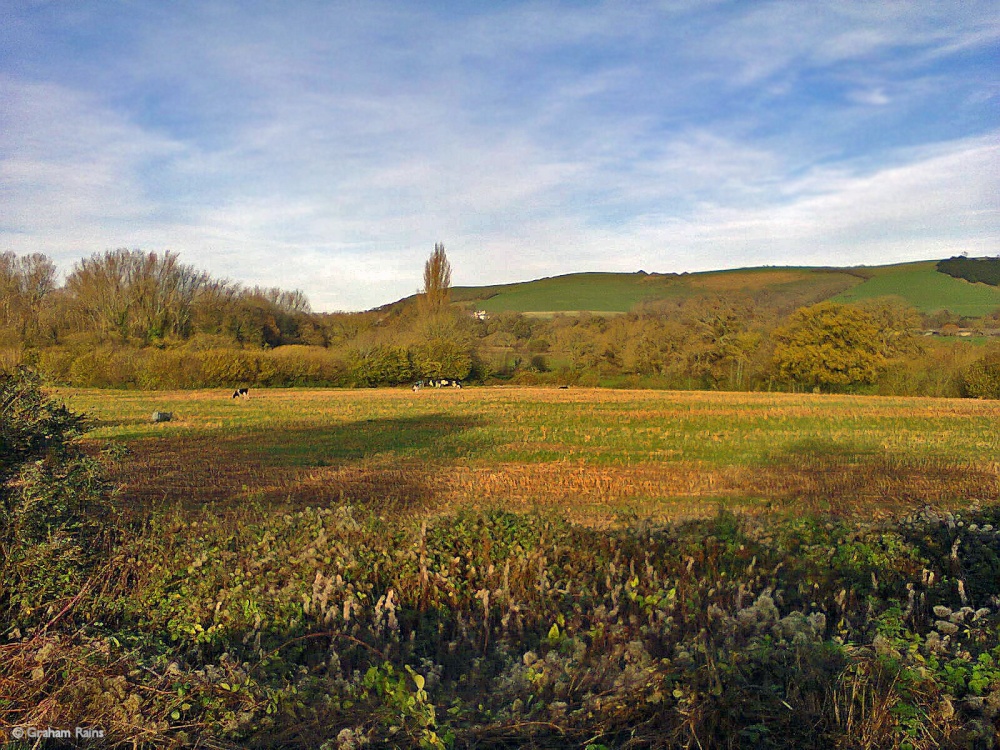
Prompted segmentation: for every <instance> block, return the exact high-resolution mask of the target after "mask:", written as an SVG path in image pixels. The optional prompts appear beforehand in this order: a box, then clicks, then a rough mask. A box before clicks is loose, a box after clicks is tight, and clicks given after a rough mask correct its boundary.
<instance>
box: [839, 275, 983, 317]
mask: <svg viewBox="0 0 1000 750" xmlns="http://www.w3.org/2000/svg"><path fill="white" fill-rule="evenodd" d="M868 270H870V271H872V273H873V276H872V278H870V279H869V280H868V281H866V282H865V283H863V284H860V285H859V286H856V287H854V288H852V289H849V290H847V291H845V292H842V293H841V294H839V295H837V296H836V297H834V300H835V301H837V302H858V301H860V300H866V299H873V298H875V297H887V296H896V297H902V298H903V299H905V300H906V301H907V302H909V303H910V304H911V305H913V306H914V307H915V308H917V309H918V310H920V311H921V312H935V311H937V310H950V311H951V312H953V313H956V314H958V315H965V316H968V317H979V316H981V315H987V314H989V313H991V312H993V311H994V310H996V309H997V308H998V307H1000V288H997V287H995V286H989V285H987V284H973V283H971V282H968V281H965V280H964V279H956V278H953V277H951V276H948V275H947V274H944V273H941V272H940V271H938V270H937V269H936V268H935V261H925V262H921V263H905V264H902V265H898V266H881V267H876V268H871V269H868Z"/></svg>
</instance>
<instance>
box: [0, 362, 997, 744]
mask: <svg viewBox="0 0 1000 750" xmlns="http://www.w3.org/2000/svg"><path fill="white" fill-rule="evenodd" d="M0 385H3V386H4V388H5V389H7V390H6V391H5V392H4V393H2V394H0V396H3V397H2V398H0V403H13V402H12V401H11V400H10V398H9V395H10V394H9V389H10V385H9V383H4V382H3V381H0ZM21 387H22V388H23V387H24V386H21ZM23 392H24V391H21V392H20V393H23ZM252 393H253V398H252V399H251V400H249V401H241V400H232V399H230V398H229V393H225V392H220V391H159V392H134V391H133V392H129V391H97V390H68V389H62V390H58V391H55V392H54V396H55V398H56V399H58V400H60V401H65V402H66V403H68V404H69V405H70V407H71V409H73V410H74V411H78V412H85V413H87V414H88V415H89V421H88V423H87V424H86V432H85V434H84V438H83V441H82V447H83V449H84V452H83V453H80V454H79V456H77V457H74V455H75V454H74V453H73V452H72V451H71V450H69V449H65V450H62V451H56V452H53V453H50V454H49V455H48V458H47V459H46V460H38V461H37V462H34V461H32V460H28V461H27V468H25V469H24V470H23V471H22V473H21V474H20V475H19V476H20V479H19V480H18V482H17V483H15V484H14V485H9V486H8V490H7V491H8V492H11V493H12V494H11V495H10V499H11V501H12V504H10V505H9V506H8V507H11V508H13V509H14V512H13V513H12V514H11V515H9V518H13V519H14V521H15V526H14V529H15V531H16V532H17V533H16V534H15V535H7V536H5V537H3V539H2V541H3V543H4V549H5V551H6V552H7V553H8V556H7V558H6V559H5V560H0V565H4V566H6V567H4V568H3V577H0V580H2V581H3V587H0V604H2V605H3V608H2V610H0V615H2V618H3V619H2V620H0V626H2V632H3V634H4V637H3V640H0V726H5V727H9V726H95V727H100V728H101V729H102V731H104V732H105V733H106V734H105V736H104V737H103V738H102V741H100V742H95V743H94V744H93V746H95V747H101V746H108V747H114V746H120V745H129V746H137V747H140V746H141V747H147V746H148V747H188V746H201V747H215V748H236V747H274V748H286V747H290V748H315V747H321V748H324V750H346V749H347V748H357V747H363V746H369V747H393V748H411V747H412V748H434V749H436V750H447V749H448V748H496V749H499V748H512V747H535V748H553V749H554V748H566V747H576V748H581V749H583V748H587V749H588V750H610V749H611V748H624V747H630V748H631V747H648V748H691V747H701V748H704V749H705V750H707V749H708V748H720V750H721V748H746V749H747V750H749V749H750V748H776V749H778V748H780V749H782V750H791V748H817V749H818V748H826V747H838V746H840V747H858V748H866V749H870V750H874V749H875V748H900V750H902V748H910V749H911V750H930V749H931V748H939V747H955V748H969V749H970V750H971V749H972V748H980V747H995V746H996V740H997V732H996V726H997V724H996V718H997V716H998V715H1000V708H998V704H1000V642H998V640H997V635H998V633H1000V600H998V596H1000V586H998V583H997V581H998V580H1000V532H998V531H997V529H998V527H1000V504H998V501H1000V469H998V464H997V456H998V455H1000V445H998V442H997V441H998V435H997V430H996V425H997V424H998V422H1000V405H998V403H997V402H995V401H994V402H990V401H973V400H950V399H916V398H876V397H859V396H829V395H826V396H821V395H793V394H767V393H758V394H746V393H706V392H702V393H686V392H685V393H679V392H649V391H604V390H596V389H582V388H572V389H566V390H562V389H555V388H553V389H527V388H466V389H462V390H452V389H447V390H444V389H442V390H433V389H425V390H423V391H420V392H411V391H409V390H408V389H407V390H401V389H400V390H375V389H366V390H304V389H300V390H296V389H287V390H285V389H281V390H277V389H276V390H255V391H253V392H252ZM29 395H30V394H29ZM22 399H23V401H24V403H29V402H30V401H31V399H30V398H26V397H24V396H22ZM153 411H169V412H172V413H173V415H174V419H173V420H172V421H170V422H164V423H158V424H153V423H151V422H150V414H151V413H152V412H153ZM49 413H50V415H51V416H50V417H48V418H47V419H46V418H40V419H38V420H36V421H35V422H31V424H35V425H37V427H35V428H33V429H36V430H37V432H38V434H39V435H44V436H45V438H46V439H47V440H51V439H52V436H53V435H55V434H58V433H59V432H60V430H61V429H63V428H60V427H59V420H65V419H66V417H65V416H64V415H62V413H61V412H59V411H58V410H50V412H49ZM7 415H8V413H7V412H6V411H0V417H4V418H5V419H6V418H7ZM61 415H62V416H61ZM29 421H30V420H29ZM0 427H2V428H3V429H4V430H8V429H9V427H8V426H7V425H6V424H5V423H0ZM0 434H3V433H0ZM26 443H27V444H29V445H30V444H31V441H26ZM59 455H62V456H63V459H62V460H63V461H66V462H67V463H65V464H60V463H58V462H57V463H55V464H54V465H52V466H51V469H47V468H46V467H48V466H49V463H48V462H52V461H55V459H56V457H57V456H59ZM88 455H89V456H92V457H96V458H97V459H99V463H98V464H95V463H94V462H93V461H92V459H90V458H88ZM98 466H101V467H103V471H104V472H107V473H108V474H109V475H110V479H111V480H112V482H113V483H114V484H117V485H119V486H120V487H121V489H120V491H119V492H118V493H117V494H108V493H107V492H106V490H105V489H104V487H105V486H106V485H105V484H104V483H103V480H102V479H101V471H99V470H98ZM47 471H51V473H46V472H47ZM57 480H58V481H59V482H70V483H72V486H73V487H74V488H76V490H75V491H76V492H77V493H79V497H80V498H83V499H88V501H87V503H84V502H83V499H79V498H78V499H76V500H73V501H72V502H69V503H67V496H66V495H65V494H63V493H62V492H60V491H59V490H58V487H59V486H60V485H59V484H57V483H56V481H57ZM18 498H23V500H24V503H22V504H21V505H18V504H17V500H18ZM75 507H78V508H80V509H82V511H77V514H76V515H73V513H74V510H73V509H74V508H75ZM59 519H67V520H66V521H65V522H62V523H63V525H61V526H60V525H59V523H60V521H59ZM98 519H100V522H98ZM32 535H33V536H32ZM14 746H15V747H19V746H18V745H16V744H15V745H14Z"/></svg>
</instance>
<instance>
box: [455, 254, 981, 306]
mask: <svg viewBox="0 0 1000 750" xmlns="http://www.w3.org/2000/svg"><path fill="white" fill-rule="evenodd" d="M728 292H732V293H744V294H753V295H760V296H764V297H767V298H768V299H769V301H771V302H772V303H774V304H776V305H778V306H784V307H789V308H792V307H799V306H802V305H808V304H813V303H815V302H819V301H821V300H825V299H834V300H837V301H842V302H855V301H859V300H864V299H872V298H875V297H883V296H895V297H901V298H903V299H904V300H906V301H907V302H909V303H910V304H911V305H913V306H914V307H916V308H917V309H919V310H921V311H924V312H932V311H935V310H942V309H947V310H951V311H952V312H955V313H958V314H960V315H967V316H979V315H985V314H987V313H989V312H991V311H993V310H995V309H996V308H998V307H1000V289H997V288H995V287H990V286H987V285H985V284H970V283H969V282H967V281H963V280H961V279H955V278H952V277H950V276H947V275H945V274H942V273H939V272H938V271H937V270H936V269H935V261H920V262H916V263H903V264H897V265H892V266H873V267H859V268H810V267H801V268H796V267H785V268H773V267H766V268H741V269H735V270H728V271H709V272H705V273H692V274H656V273H653V274H646V273H641V272H640V273H576V274H568V275H565V276H553V277H549V278H544V279H538V280H536V281H526V282H521V283H516V284H502V285H496V286H489V287H456V288H455V289H454V290H453V297H452V298H453V300H454V301H455V302H458V303H460V304H463V305H464V306H467V307H470V308H474V309H477V310H485V311H487V312H491V313H498V312H503V311H514V312H520V313H527V314H535V315H551V314H555V313H579V312H584V311H588V312H594V313H604V314H608V313H611V314H613V313H624V312H628V311H629V310H632V309H634V308H635V307H636V306H637V305H639V304H641V303H643V302H650V301H655V300H670V299H684V298H688V297H696V296H699V295H702V294H719V293H728Z"/></svg>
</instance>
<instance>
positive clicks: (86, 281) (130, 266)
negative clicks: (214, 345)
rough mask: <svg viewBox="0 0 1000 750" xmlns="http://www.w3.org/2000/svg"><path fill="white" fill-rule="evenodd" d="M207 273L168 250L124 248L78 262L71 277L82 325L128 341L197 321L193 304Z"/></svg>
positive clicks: (175, 331) (183, 332)
mask: <svg viewBox="0 0 1000 750" xmlns="http://www.w3.org/2000/svg"><path fill="white" fill-rule="evenodd" d="M209 282H210V278H209V276H208V274H207V273H204V272H200V271H196V270H195V269H194V268H193V267H192V266H188V265H184V264H181V263H179V262H178V260H177V256H176V255H175V254H173V253H171V252H169V251H168V252H165V253H163V254H162V255H157V254H156V253H146V252H143V251H141V250H127V249H125V248H120V249H118V250H112V251H108V252H105V253H97V254H94V255H92V256H91V257H90V258H84V259H83V260H81V261H80V262H79V263H77V264H76V265H75V266H74V267H73V270H72V272H71V273H70V275H69V277H68V278H67V279H66V291H67V293H68V294H69V296H70V298H71V300H72V303H73V306H74V309H75V311H76V315H77V318H78V325H79V326H80V327H81V330H94V331H98V332H100V333H101V334H102V335H105V336H112V335H114V336H117V337H119V338H120V339H121V340H122V341H128V340H130V339H139V340H142V341H146V342H148V341H151V340H155V339H161V338H163V337H165V336H168V335H173V336H180V337H185V336H187V335H189V334H190V331H191V326H192V305H193V303H194V300H195V298H196V297H197V296H198V293H199V291H200V290H201V289H202V288H204V287H205V286H207V285H208V284H209Z"/></svg>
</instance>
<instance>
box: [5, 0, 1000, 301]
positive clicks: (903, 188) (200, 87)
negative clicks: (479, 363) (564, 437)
mask: <svg viewBox="0 0 1000 750" xmlns="http://www.w3.org/2000/svg"><path fill="white" fill-rule="evenodd" d="M998 70H1000V8H998V6H997V4H996V2H995V0H989V1H988V2H974V1H971V0H957V1H954V2H950V1H949V0H934V1H933V2H919V1H915V2H895V1H892V0H880V1H879V2H871V1H868V0H866V1H865V2H848V1H847V0H834V1H831V2H823V1H822V0H801V1H799V2H764V1H756V0H755V1H753V2H750V1H748V0H741V1H740V2H713V1H711V0H701V1H698V2H694V1H690V2H689V1H686V0H675V1H670V0H667V1H664V2H641V1H638V0H637V1H634V2H608V3H598V2H554V1H539V2H516V1H514V0H507V1H503V0H497V1H496V2H490V3H486V2H483V3H476V2H468V0H462V1H456V2H378V0H357V1H352V2H305V1H299V2H297V1H296V0H287V1H285V2H281V3H275V2H269V1H267V2H265V1H261V2H252V1H243V2H236V1H235V0H234V1H233V2H220V1H216V0H194V1H185V0H177V1H175V2H169V3H164V2H157V1H155V0H134V1H132V2H125V1H124V0H122V1H119V2H112V1H110V0H93V1H91V0H50V1H44V0H34V1H31V0H4V2H2V3H0V251H5V250H13V251H14V252H16V253H28V252H44V253H46V254H48V255H49V256H51V257H52V258H53V259H55V260H56V261H57V263H58V264H59V265H60V267H61V268H62V269H63V270H64V271H66V270H68V269H69V268H70V267H71V266H72V264H73V263H74V262H75V261H77V260H78V259H80V258H81V257H83V256H85V255H89V254H90V253H93V252H99V251H103V250H106V249H112V248H116V247H138V248H142V249H146V250H157V251H160V250H168V249H169V250H173V251H175V252H177V253H178V254H179V255H180V256H181V258H182V260H184V261H185V262H187V263H191V264H193V265H195V266H197V267H199V268H202V269H205V270H208V271H210V272H212V273H213V274H214V275H216V276H219V277H225V278H229V279H231V280H234V281H240V282H243V283H246V284H266V285H277V286H281V287H284V288H289V289H291V288H299V289H302V290H303V291H304V292H306V294H307V295H308V296H309V298H310V300H311V301H312V303H313V307H314V308H315V309H318V310H338V309H342V310H357V309H364V308H368V307H372V306H376V305H379V304H383V303H386V302H390V301H392V300H395V299H398V298H399V297H401V296H405V295H407V294H411V293H413V292H415V291H417V288H418V287H419V285H420V279H421V272H422V268H423V262H424V260H425V259H426V258H427V256H428V255H429V254H430V252H431V250H433V248H434V244H435V242H444V243H445V246H446V248H447V250H448V255H449V258H450V259H451V261H452V265H453V267H454V275H453V281H454V283H455V284H459V285H471V284H489V283H501V282H507V281H518V280H524V279H530V278H537V277H540V276H549V275H554V274H560V273H569V272H573V271H596V270H603V271H636V270H639V269H644V270H646V271H662V272H674V271H677V272H679V271H696V270H708V269H714V268H732V267H739V266H748V265H789V264H802V265H806V264H808V265H828V264H829V265H846V264H861V263H865V264H881V263H889V262H895V261H903V260H917V259H925V258H939V257H946V256H948V255H953V254H957V253H961V252H967V253H969V254H970V255H986V254H989V255H996V254H997V253H1000V197H998V196H1000V119H998V111H1000V77H998V74H997V71H998Z"/></svg>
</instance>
